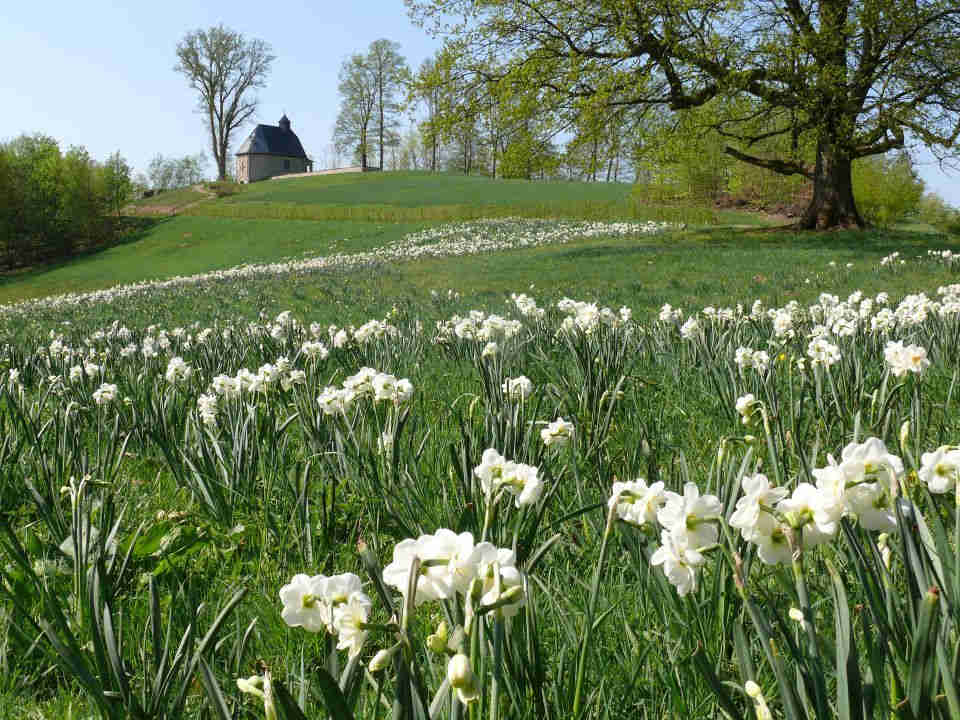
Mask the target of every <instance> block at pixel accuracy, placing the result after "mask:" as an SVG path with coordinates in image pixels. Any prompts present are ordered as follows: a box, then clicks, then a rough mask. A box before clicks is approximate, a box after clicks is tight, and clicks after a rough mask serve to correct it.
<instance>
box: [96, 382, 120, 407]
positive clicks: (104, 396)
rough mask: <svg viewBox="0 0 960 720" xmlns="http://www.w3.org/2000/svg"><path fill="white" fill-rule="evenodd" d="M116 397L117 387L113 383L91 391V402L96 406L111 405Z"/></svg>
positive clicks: (104, 384)
mask: <svg viewBox="0 0 960 720" xmlns="http://www.w3.org/2000/svg"><path fill="white" fill-rule="evenodd" d="M116 397H117V386H116V385H114V384H113V383H103V384H102V385H100V387H98V388H97V389H96V390H94V391H93V401H94V402H95V403H96V404H97V405H106V404H108V403H112V402H113V401H114V400H115V399H116Z"/></svg>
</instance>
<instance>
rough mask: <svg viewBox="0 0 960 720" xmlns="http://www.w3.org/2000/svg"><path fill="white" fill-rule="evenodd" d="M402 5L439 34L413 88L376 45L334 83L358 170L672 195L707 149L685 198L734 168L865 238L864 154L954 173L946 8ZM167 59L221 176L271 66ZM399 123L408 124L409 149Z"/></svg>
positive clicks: (630, 2) (952, 32)
mask: <svg viewBox="0 0 960 720" xmlns="http://www.w3.org/2000/svg"><path fill="white" fill-rule="evenodd" d="M406 4H407V6H408V9H409V11H410V14H411V17H412V19H413V20H414V21H415V22H417V23H419V24H420V25H422V26H424V27H425V28H426V29H427V30H428V31H430V32H432V33H433V34H435V35H436V36H438V37H442V38H443V46H442V48H441V50H440V51H439V52H438V53H437V54H436V55H435V56H434V57H433V58H431V59H429V60H428V61H426V62H425V63H424V64H423V65H422V66H421V67H420V68H419V69H418V70H417V72H416V73H413V72H411V71H410V69H409V67H408V65H407V63H406V61H405V60H404V58H403V57H402V56H401V55H400V53H399V46H398V45H397V44H396V43H393V42H391V41H388V40H377V41H375V42H374V43H372V44H371V45H370V47H369V48H368V50H367V52H365V53H359V54H356V55H353V56H351V57H350V58H348V59H347V60H346V61H345V62H344V64H343V67H342V68H341V73H340V95H341V108H340V114H339V116H338V118H337V123H336V127H335V130H334V136H333V140H334V142H333V149H334V152H335V153H336V154H338V155H340V154H349V155H352V156H353V157H354V158H355V160H356V161H358V162H360V163H361V164H362V165H363V166H364V167H366V166H367V165H368V161H369V160H370V158H372V157H377V158H378V160H379V167H380V168H384V167H385V166H386V165H387V164H388V162H393V163H394V164H399V163H408V164H410V165H415V166H416V165H422V166H424V167H427V168H429V169H431V170H439V169H441V168H442V167H445V168H446V169H450V168H456V169H459V170H461V171H462V172H465V173H471V172H477V171H483V172H487V173H489V174H491V175H493V176H495V177H497V176H502V177H527V178H532V177H545V176H548V175H552V174H557V173H567V174H569V175H571V176H577V177H581V178H587V179H590V180H599V179H619V178H620V177H623V176H626V177H633V178H636V179H637V180H638V181H640V182H642V183H647V184H651V183H652V184H654V185H668V186H669V185H670V184H671V183H674V181H675V180H676V178H677V177H678V176H680V177H681V178H682V176H683V175H684V173H686V170H684V168H683V161H682V156H684V155H685V154H689V153H690V151H691V148H706V154H700V155H698V160H699V162H700V167H699V168H697V172H696V174H697V175H698V177H697V178H695V184H697V185H702V184H703V183H707V184H710V183H713V184H714V187H713V192H715V193H719V192H724V191H728V190H730V189H731V185H730V183H731V182H733V184H734V185H735V184H736V182H735V181H732V180H731V178H736V177H737V176H738V175H739V176H744V175H747V176H749V173H746V172H745V171H729V167H730V164H731V163H732V162H736V163H740V164H745V165H748V166H750V167H751V168H753V172H762V173H772V174H776V175H779V176H781V177H782V178H785V179H784V180H781V181H777V182H774V183H772V185H773V186H775V187H776V188H779V189H784V188H791V187H796V186H803V187H804V188H807V189H809V192H808V193H807V195H808V197H809V202H808V205H807V207H806V209H805V210H804V212H803V217H802V219H801V221H800V223H799V225H800V226H801V227H805V228H827V227H836V226H858V227H859V226H863V225H864V217H863V215H862V213H861V211H860V209H859V208H858V206H857V202H856V199H855V197H854V175H855V167H857V166H858V165H859V166H863V167H867V166H868V165H869V163H871V162H873V161H870V160H869V158H874V157H880V158H884V157H888V156H889V154H890V153H898V152H899V151H902V150H904V149H905V148H906V147H907V146H908V145H909V144H910V143H911V142H913V143H915V144H917V145H924V146H926V147H928V148H930V149H931V150H932V151H933V152H934V153H935V154H936V155H937V156H938V157H940V158H941V159H942V160H948V159H951V158H953V159H958V152H957V140H958V139H960V71H958V70H957V68H958V67H960V4H957V3H956V0H872V1H871V2H866V0H757V2H755V3H753V4H751V5H750V6H749V7H746V6H743V5H742V4H740V3H733V4H728V3H720V4H718V3H712V2H704V3H698V2H693V3H692V4H691V3H690V2H689V0H663V1H662V2H657V3H639V4H638V3H637V2H635V0H605V1H604V2H596V3H570V2H569V1H568V0H538V1H537V2H529V1H527V0H518V1H517V2H510V3H503V2H502V0H406ZM177 57H178V60H179V62H178V64H177V66H176V70H177V71H178V72H181V73H182V74H183V75H184V76H185V77H186V78H187V79H188V81H189V82H190V84H191V87H193V88H194V89H195V90H196V91H197V94H198V103H199V109H200V110H201V111H202V112H203V115H204V117H205V119H206V122H207V124H208V127H209V130H210V135H211V147H212V150H213V155H214V158H215V160H216V162H217V166H218V174H219V176H220V178H221V179H222V178H224V177H225V175H226V161H227V157H228V153H227V150H228V147H229V143H230V135H231V132H233V131H234V130H236V129H237V128H239V126H240V125H242V124H243V122H245V121H246V120H247V119H248V118H249V117H251V115H252V113H253V112H254V110H255V108H256V99H255V98H254V97H253V95H252V92H253V91H254V90H255V89H256V88H259V87H263V85H264V83H265V80H266V76H267V74H268V72H269V68H270V64H271V62H272V60H273V59H274V56H273V55H272V54H271V52H270V47H269V46H268V45H266V44H265V43H263V42H262V41H259V40H247V39H245V38H243V36H241V35H239V34H238V33H235V32H233V31H230V30H228V29H226V28H223V27H222V26H219V27H216V28H211V29H210V30H206V31H196V32H193V33H189V34H188V35H187V36H186V37H185V38H184V40H183V41H182V42H181V43H180V45H179V46H178V47H177ZM404 111H407V112H413V114H414V115H415V116H416V117H417V118H418V119H417V122H416V123H415V124H416V127H415V130H414V131H408V133H407V134H406V135H404V134H402V133H401V132H399V128H400V127H401V125H402V122H401V120H400V118H401V116H402V113H403V112H404ZM561 142H562V144H563V145H564V148H563V150H562V151H561V150H560V149H559V145H560V144H561ZM674 156H675V157H674ZM896 157H899V155H897V156H896ZM677 158H680V159H677ZM881 162H888V160H883V161H881Z"/></svg>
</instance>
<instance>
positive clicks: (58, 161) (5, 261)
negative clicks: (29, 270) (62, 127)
mask: <svg viewBox="0 0 960 720" xmlns="http://www.w3.org/2000/svg"><path fill="white" fill-rule="evenodd" d="M123 168H127V177H128V181H129V166H128V165H127V162H126V160H124V159H123V158H122V157H121V156H120V154H119V153H115V154H114V155H112V156H111V158H110V160H109V161H108V162H107V163H105V164H103V165H101V164H98V163H97V162H95V161H94V160H93V159H92V158H91V157H90V155H89V153H88V152H87V151H86V150H85V149H84V148H82V147H71V148H70V149H68V150H67V151H66V152H62V151H61V150H60V146H59V145H58V143H57V141H56V140H54V139H53V138H50V137H46V136H44V135H23V136H21V137H19V138H16V139H15V140H12V141H11V142H9V143H5V144H0V263H2V265H3V266H4V267H6V268H16V267H23V266H27V265H35V264H39V263H44V262H49V261H51V260H58V259H62V258H66V257H70V256H71V255H74V254H75V253H77V252H81V251H83V250H87V249H90V248H93V247H96V246H99V245H102V244H105V243H109V242H110V241H112V240H113V238H114V236H115V233H116V224H115V223H114V222H112V221H111V219H110V218H109V216H108V215H109V213H110V212H111V210H114V209H115V208H116V206H117V203H118V202H121V204H122V202H125V198H123V189H122V187H118V184H117V183H118V182H119V176H120V175H121V174H122V169H123ZM111 183H113V184H111Z"/></svg>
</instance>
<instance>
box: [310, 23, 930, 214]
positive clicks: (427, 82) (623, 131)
mask: <svg viewBox="0 0 960 720" xmlns="http://www.w3.org/2000/svg"><path fill="white" fill-rule="evenodd" d="M461 61H462V58H461V57H459V56H458V55H457V53H455V52H453V51H451V50H450V49H449V48H448V49H444V50H441V51H440V52H438V53H437V54H436V55H434V56H433V57H431V58H429V59H427V60H426V61H425V62H423V64H422V65H421V66H420V68H419V69H418V70H417V71H416V72H412V71H411V70H410V69H409V66H408V64H407V61H406V60H405V59H404V57H403V56H402V54H401V52H400V46H399V45H398V44H397V43H395V42H391V41H389V40H385V39H381V40H376V41H374V42H373V43H371V44H370V46H369V48H368V49H367V51H366V52H362V53H357V54H354V55H351V56H350V57H349V58H347V59H346V60H344V62H343V64H342V66H341V69H340V101H341V103H340V113H339V115H338V118H337V122H336V125H335V128H334V133H333V138H332V142H331V144H330V146H328V148H326V150H325V151H324V152H322V153H321V163H322V164H323V165H326V166H327V167H337V166H340V165H343V164H359V165H363V166H364V167H367V166H368V165H374V164H376V163H377V162H378V165H379V167H381V168H383V169H385V170H428V171H432V172H458V173H465V174H477V175H486V176H489V177H494V178H522V179H528V180H535V179H549V180H561V179H565V180H578V181H586V182H632V183H634V185H635V195H636V196H637V197H638V198H639V199H640V200H643V201H649V202H701V203H703V202H713V203H718V204H727V205H731V206H749V207H755V208H761V209H766V210H770V211H775V212H782V213H785V214H787V215H791V216H795V217H799V216H800V215H801V214H802V213H803V212H804V210H805V209H806V208H807V206H808V204H809V202H810V196H811V192H812V191H813V183H812V182H811V181H810V179H809V178H808V177H806V176H804V175H802V174H782V173H775V172H770V171H769V169H767V168H765V167H762V166H760V165H757V164H751V163H745V162H742V161H741V160H740V159H738V158H737V157H736V156H735V155H731V154H730V153H729V152H727V148H728V143H729V138H726V137H725V136H724V132H723V120H724V118H727V117H729V116H730V115H731V114H736V113H740V114H747V113H748V112H749V108H746V107H734V106H731V102H730V101H724V100H720V99H718V100H716V101H715V102H712V103H707V104H704V105H703V106H701V107H697V108H693V109H687V110H686V111H685V112H674V111H671V110H670V109H668V108H663V107H655V108H650V107H633V106H629V105H610V106H604V107H599V108H598V107H591V108H589V109H588V108H586V107H579V108H578V107H576V105H575V104H574V105H570V106H566V107H564V106H559V107H558V106H556V105H554V106H544V105H541V104H539V103H537V102H536V101H535V100H531V96H530V95H516V94H512V93H504V92H498V86H497V85H496V84H491V83H487V82H482V81H478V78H480V79H481V80H482V77H483V74H484V71H483V69H482V68H481V69H480V70H479V71H478V70H477V68H476V66H474V68H473V70H472V72H471V73H470V74H467V73H466V72H465V71H464V70H463V63H462V62H461ZM487 73H488V75H489V76H490V77H492V76H494V75H495V74H496V67H494V66H493V65H491V66H490V67H489V68H488V69H487ZM733 104H734V105H735V104H736V102H734V103H733ZM752 149H753V152H754V153H755V154H757V155H760V156H763V157H776V156H789V157H793V158H796V160H797V162H804V163H813V162H814V161H815V157H816V153H817V147H816V143H815V142H813V140H812V139H811V138H810V137H809V136H808V135H804V134H802V133H799V132H798V133H779V134H775V135H772V136H771V137H769V138H760V139H759V140H757V141H755V142H754V143H753V145H752ZM374 158H376V160H374ZM853 183H854V189H855V193H856V196H857V198H858V203H859V205H860V212H861V215H862V216H863V218H864V219H865V220H866V221H868V222H870V223H871V224H873V225H881V226H882V225H891V224H893V223H895V222H898V221H899V220H901V219H903V218H904V217H906V216H908V215H910V214H912V213H913V214H915V213H916V212H917V211H918V210H919V209H920V200H921V198H922V197H923V183H922V181H921V180H920V179H919V178H918V176H917V174H916V172H915V170H914V168H913V165H912V163H911V160H910V157H909V155H908V154H907V153H906V152H904V151H902V150H900V149H893V150H891V151H889V152H887V153H886V154H877V155H869V156H865V157H861V158H858V159H856V160H855V161H854V162H853ZM941 224H942V223H941Z"/></svg>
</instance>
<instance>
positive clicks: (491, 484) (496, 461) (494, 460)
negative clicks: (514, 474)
mask: <svg viewBox="0 0 960 720" xmlns="http://www.w3.org/2000/svg"><path fill="white" fill-rule="evenodd" d="M506 462H507V459H506V458H505V457H503V455H501V454H500V453H498V452H497V451H496V450H495V449H494V448H487V449H486V450H484V451H483V455H482V456H481V457H480V464H479V465H477V466H476V467H475V468H474V469H473V474H474V475H475V476H476V477H477V479H478V480H479V481H480V487H481V488H482V489H483V493H484V495H486V496H487V497H490V496H491V495H493V493H494V492H496V490H497V488H498V487H499V486H500V484H501V482H503V467H504V465H505V464H506Z"/></svg>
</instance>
